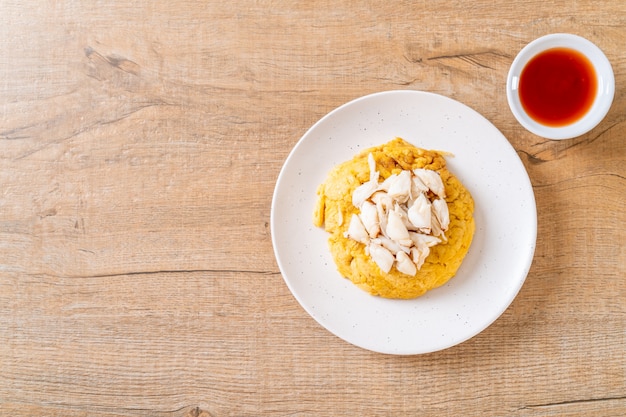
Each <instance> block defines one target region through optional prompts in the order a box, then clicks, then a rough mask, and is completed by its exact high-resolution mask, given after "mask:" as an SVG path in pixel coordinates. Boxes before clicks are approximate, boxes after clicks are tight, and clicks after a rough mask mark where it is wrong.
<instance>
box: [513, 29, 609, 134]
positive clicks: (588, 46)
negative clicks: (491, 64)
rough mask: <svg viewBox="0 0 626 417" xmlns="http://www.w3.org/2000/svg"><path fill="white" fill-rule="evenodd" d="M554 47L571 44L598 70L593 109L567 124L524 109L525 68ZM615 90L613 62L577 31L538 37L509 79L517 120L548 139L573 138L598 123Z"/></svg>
mask: <svg viewBox="0 0 626 417" xmlns="http://www.w3.org/2000/svg"><path fill="white" fill-rule="evenodd" d="M552 48H569V49H573V50H576V51H578V52H579V53H581V54H583V55H584V56H586V57H587V59H589V61H590V62H591V64H592V65H593V68H594V69H595V72H596V77H597V82H598V85H597V92H596V97H595V99H594V102H593V104H592V106H591V108H590V110H589V111H588V112H587V113H586V114H585V115H584V116H583V117H582V118H580V119H579V120H577V121H575V122H573V123H571V124H568V125H564V126H559V127H551V126H545V125H543V124H541V123H538V122H536V121H535V120H533V119H532V118H531V117H530V116H529V115H528V114H527V113H526V111H525V110H524V107H523V106H522V103H521V102H520V98H519V90H518V86H519V79H520V75H521V73H522V70H523V69H524V67H525V66H526V64H528V62H529V61H530V60H531V59H532V58H533V57H534V56H536V55H537V54H539V53H541V52H543V51H546V50H548V49H552ZM614 94H615V77H614V75H613V69H612V67H611V63H610V62H609V60H608V59H607V57H606V56H605V55H604V53H603V52H602V51H601V50H600V48H598V47H597V46H596V45H594V44H593V43H592V42H590V41H588V40H587V39H585V38H582V37H580V36H577V35H571V34H567V33H555V34H551V35H546V36H543V37H541V38H538V39H535V40H534V41H532V42H531V43H529V44H528V45H526V46H525V47H524V48H523V49H522V50H521V51H520V52H519V54H518V55H517V57H515V59H514V60H513V63H512V64H511V68H510V70H509V75H508V77H507V80H506V97H507V100H508V102H509V107H510V108H511V111H512V112H513V115H514V116H515V118H516V119H517V121H518V122H519V123H520V124H521V125H522V126H524V127H525V128H526V129H527V130H529V131H530V132H532V133H534V134H536V135H539V136H542V137H544V138H548V139H570V138H574V137H577V136H580V135H583V134H585V133H587V132H589V131H590V130H591V129H593V128H594V127H596V126H597V125H598V124H599V123H600V122H601V121H602V119H604V116H606V114H607V113H608V111H609V108H610V107H611V104H612V103H613V96H614Z"/></svg>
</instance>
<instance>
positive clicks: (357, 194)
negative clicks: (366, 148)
mask: <svg viewBox="0 0 626 417" xmlns="http://www.w3.org/2000/svg"><path fill="white" fill-rule="evenodd" d="M367 163H368V165H369V169H370V179H369V181H367V182H365V183H363V184H361V185H359V186H358V187H357V188H356V189H355V190H354V192H353V193H352V204H353V205H354V206H355V207H357V208H360V207H361V204H363V202H364V201H365V200H367V199H368V198H369V197H370V196H371V195H372V194H374V193H375V192H376V190H377V189H378V178H379V177H380V173H379V172H378V171H376V161H375V160H374V155H372V154H371V153H370V154H369V155H367Z"/></svg>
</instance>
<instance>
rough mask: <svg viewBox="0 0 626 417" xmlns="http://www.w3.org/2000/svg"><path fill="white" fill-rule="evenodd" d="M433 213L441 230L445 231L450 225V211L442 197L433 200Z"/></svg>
mask: <svg viewBox="0 0 626 417" xmlns="http://www.w3.org/2000/svg"><path fill="white" fill-rule="evenodd" d="M432 206H433V213H434V214H435V217H436V218H437V221H438V222H439V225H440V226H441V230H443V231H446V230H448V227H449V226H450V211H449V210H448V203H446V200H444V199H443V198H438V199H436V200H435V201H433V204H432Z"/></svg>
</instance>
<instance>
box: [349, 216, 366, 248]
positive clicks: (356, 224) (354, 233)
mask: <svg viewBox="0 0 626 417" xmlns="http://www.w3.org/2000/svg"><path fill="white" fill-rule="evenodd" d="M344 236H345V237H347V238H350V239H352V240H356V241H357V242H361V243H363V244H366V245H367V244H368V243H369V240H370V238H369V235H368V233H367V230H365V226H363V223H362V222H361V219H360V218H359V216H358V215H356V214H353V215H352V217H351V218H350V225H349V226H348V231H347V232H346V233H345V234H344Z"/></svg>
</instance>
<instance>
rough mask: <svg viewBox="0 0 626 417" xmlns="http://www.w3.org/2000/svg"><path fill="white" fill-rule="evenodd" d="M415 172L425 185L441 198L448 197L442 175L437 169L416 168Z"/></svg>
mask: <svg viewBox="0 0 626 417" xmlns="http://www.w3.org/2000/svg"><path fill="white" fill-rule="evenodd" d="M413 173H414V174H415V176H416V177H418V178H419V179H420V180H421V181H422V183H424V185H425V186H427V187H428V189H430V191H432V192H433V193H435V194H436V195H437V196H438V197H440V198H446V190H445V187H444V186H443V181H442V179H441V175H439V173H438V172H437V171H433V170H431V169H425V168H416V169H414V170H413Z"/></svg>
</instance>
